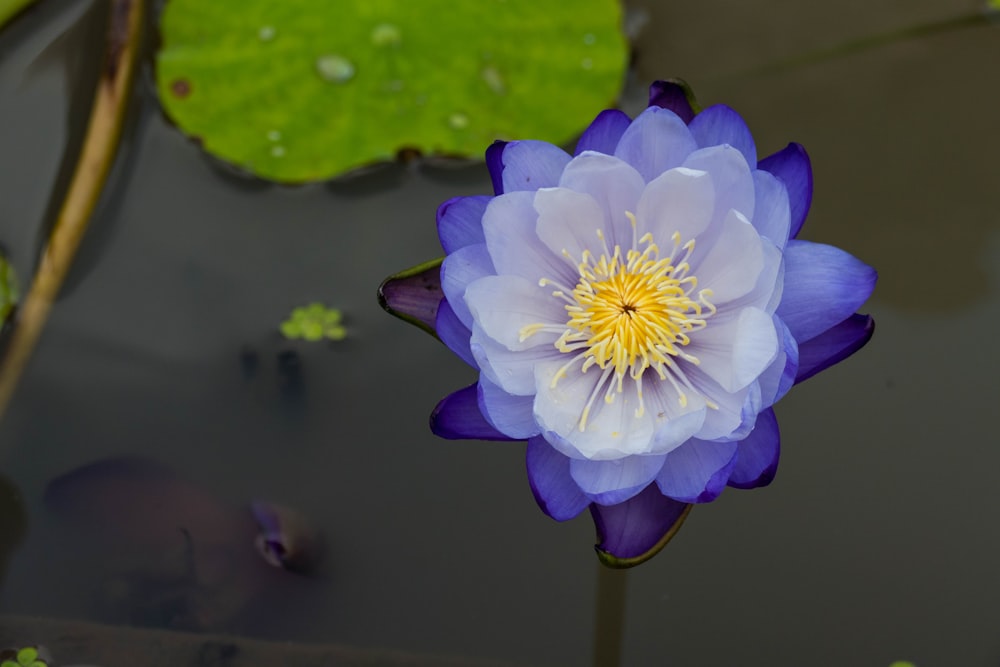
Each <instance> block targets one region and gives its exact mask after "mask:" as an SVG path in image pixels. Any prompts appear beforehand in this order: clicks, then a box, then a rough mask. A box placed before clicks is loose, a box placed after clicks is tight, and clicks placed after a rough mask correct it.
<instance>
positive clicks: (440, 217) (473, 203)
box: [437, 195, 492, 253]
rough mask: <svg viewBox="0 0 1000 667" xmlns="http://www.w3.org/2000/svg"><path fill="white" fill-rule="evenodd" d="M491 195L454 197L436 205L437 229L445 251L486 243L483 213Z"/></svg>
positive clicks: (449, 251)
mask: <svg viewBox="0 0 1000 667" xmlns="http://www.w3.org/2000/svg"><path fill="white" fill-rule="evenodd" d="M490 199H492V197H487V196H485V195H482V196H475V197H454V198H453V199H449V200H448V201H446V202H445V203H443V204H441V205H440V206H438V210H437V230H438V238H439V239H441V247H442V248H444V251H445V253H453V252H455V251H456V250H458V249H459V248H464V247H465V246H469V245H475V244H477V243H486V237H485V236H484V235H483V213H484V212H485V211H486V205H487V204H489V203H490Z"/></svg>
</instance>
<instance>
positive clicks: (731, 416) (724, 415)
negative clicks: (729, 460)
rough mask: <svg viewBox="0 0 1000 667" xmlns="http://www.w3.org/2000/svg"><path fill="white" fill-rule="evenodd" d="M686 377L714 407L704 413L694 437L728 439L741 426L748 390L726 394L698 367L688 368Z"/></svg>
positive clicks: (747, 388)
mask: <svg viewBox="0 0 1000 667" xmlns="http://www.w3.org/2000/svg"><path fill="white" fill-rule="evenodd" d="M687 375H688V379H690V380H691V383H692V384H693V385H694V386H695V387H696V388H697V389H698V391H699V392H701V394H702V396H704V397H705V398H706V399H708V400H710V401H712V403H713V406H714V407H710V408H708V409H707V410H706V411H705V423H704V424H702V426H701V428H700V429H699V430H698V432H697V433H696V434H695V435H694V437H696V438H699V439H701V440H718V439H721V438H726V437H728V436H729V435H730V434H732V433H733V432H734V431H736V430H737V429H739V428H740V426H741V425H742V424H743V418H744V414H743V406H744V405H745V404H746V398H747V394H749V392H750V388H749V387H744V388H743V389H738V390H736V391H735V392H728V391H726V390H725V389H723V388H722V387H721V386H719V384H718V383H717V382H715V381H714V380H713V379H712V378H710V377H709V376H708V375H706V374H704V373H702V372H701V369H699V368H698V367H689V368H688V369H687ZM751 386H753V385H751Z"/></svg>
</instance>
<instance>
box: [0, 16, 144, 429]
mask: <svg viewBox="0 0 1000 667" xmlns="http://www.w3.org/2000/svg"><path fill="white" fill-rule="evenodd" d="M142 17H143V0H112V5H111V18H110V22H109V26H108V43H107V48H106V51H105V54H104V64H103V67H102V68H101V72H100V77H99V78H98V82H97V90H96V92H95V94H94V102H93V105H92V106H91V111H90V121H89V124H88V126H87V131H86V134H85V136H84V140H83V147H82V149H81V151H80V157H79V159H78V161H77V164H76V169H75V171H74V173H73V177H72V179H71V181H70V184H69V188H68V189H67V191H66V198H65V199H64V200H63V204H62V207H61V208H60V210H59V214H58V216H57V217H56V222H55V225H54V227H53V229H52V233H51V234H50V236H49V239H48V244H47V245H46V247H45V251H44V252H43V253H42V256H41V259H40V261H39V264H38V269H37V271H36V272H35V277H34V280H33V281H32V283H31V288H30V289H29V290H28V293H27V296H26V297H25V299H24V301H23V302H22V303H21V305H20V307H19V308H18V312H17V316H16V319H15V321H14V328H13V331H12V332H11V335H10V340H9V341H8V345H7V350H6V353H5V354H4V357H3V359H2V360H0V418H2V417H3V414H4V412H5V410H6V408H7V404H8V403H9V402H10V398H11V396H12V395H13V393H14V389H15V388H16V387H17V382H18V380H19V379H20V376H21V373H22V372H23V370H24V368H25V366H26V365H27V363H28V359H29V358H30V357H31V353H32V350H34V347H35V344H36V343H37V341H38V336H39V335H40V334H41V332H42V328H43V327H44V326H45V321H46V319H47V318H48V315H49V311H50V310H51V309H52V304H53V303H54V302H55V299H56V296H57V295H58V293H59V288H60V287H61V286H62V283H63V279H65V277H66V274H67V272H68V271H69V268H70V265H71V264H72V263H73V257H74V256H75V254H76V251H77V248H79V246H80V241H81V240H82V239H83V234H84V232H85V231H86V229H87V223H88V222H89V221H90V216H91V214H92V213H93V211H94V208H95V206H96V205H97V202H98V199H99V198H100V195H101V190H102V189H103V187H104V183H105V181H106V180H107V176H108V172H109V171H110V169H111V164H112V162H113V161H114V158H115V154H116V153H117V150H118V143H119V140H120V139H121V134H122V126H123V124H124V120H125V110H126V107H127V106H128V101H129V99H130V97H131V91H132V82H133V81H134V79H135V73H136V69H137V66H138V61H139V45H140V44H139V43H140V40H141V37H142V28H143V20H142Z"/></svg>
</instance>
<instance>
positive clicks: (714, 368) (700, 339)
mask: <svg viewBox="0 0 1000 667" xmlns="http://www.w3.org/2000/svg"><path fill="white" fill-rule="evenodd" d="M687 351H688V352H689V353H690V354H693V355H694V356H696V357H698V360H699V361H700V362H701V363H700V365H699V366H698V368H699V369H700V370H701V372H702V373H705V374H706V375H708V376H709V377H710V378H712V379H713V380H715V381H716V382H717V383H718V384H719V385H720V386H721V387H722V388H723V389H725V390H726V391H728V392H735V391H737V390H739V389H743V388H744V387H746V386H748V385H749V384H750V383H751V382H753V381H754V380H756V379H757V377H758V376H759V375H760V374H761V373H763V372H764V370H766V369H767V367H768V366H770V365H771V362H773V361H774V360H775V358H776V357H777V355H778V334H777V332H776V331H775V327H774V320H773V319H772V317H771V316H770V315H768V314H767V313H765V312H764V311H763V310H760V309H759V308H744V309H743V310H742V311H741V312H740V314H739V316H737V317H733V318H730V319H728V320H724V321H721V322H715V321H712V320H711V319H710V320H709V323H708V326H706V327H705V328H704V329H702V330H701V331H698V332H696V335H692V337H691V343H690V344H689V345H688V347H687Z"/></svg>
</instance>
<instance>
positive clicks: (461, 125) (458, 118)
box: [448, 113, 469, 130]
mask: <svg viewBox="0 0 1000 667" xmlns="http://www.w3.org/2000/svg"><path fill="white" fill-rule="evenodd" d="M448 125H450V126H451V127H453V128H454V129H456V130H464V129H465V128H467V127H469V117H468V116H466V115H465V114H464V113H453V114H452V115H450V116H448Z"/></svg>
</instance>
